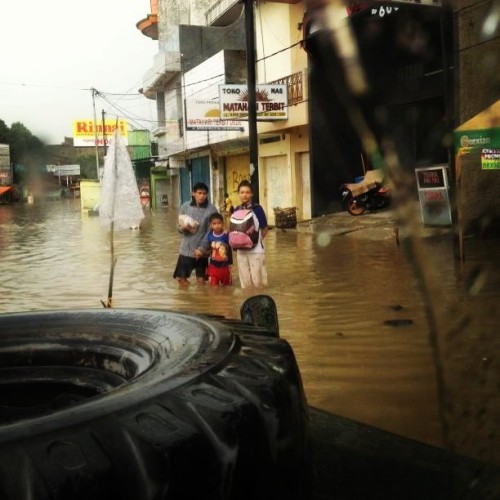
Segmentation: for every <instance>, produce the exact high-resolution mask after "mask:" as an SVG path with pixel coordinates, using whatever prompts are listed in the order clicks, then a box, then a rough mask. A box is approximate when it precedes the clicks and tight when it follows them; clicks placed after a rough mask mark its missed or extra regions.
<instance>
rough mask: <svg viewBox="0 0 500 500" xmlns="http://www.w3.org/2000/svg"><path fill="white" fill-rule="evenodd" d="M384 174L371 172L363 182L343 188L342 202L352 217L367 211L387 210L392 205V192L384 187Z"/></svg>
mask: <svg viewBox="0 0 500 500" xmlns="http://www.w3.org/2000/svg"><path fill="white" fill-rule="evenodd" d="M383 180H384V173H383V172H382V171H381V170H369V171H368V172H366V175H365V176H364V178H363V180H362V181H361V182H356V183H346V184H342V186H341V193H342V202H343V204H344V205H345V207H346V209H347V211H348V212H349V213H350V214H351V215H362V214H364V213H365V211H366V210H370V211H375V210H381V209H383V208H386V207H388V206H389V205H390V203H391V191H390V188H389V187H388V186H384V184H383Z"/></svg>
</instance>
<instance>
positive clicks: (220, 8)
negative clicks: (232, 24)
mask: <svg viewBox="0 0 500 500" xmlns="http://www.w3.org/2000/svg"><path fill="white" fill-rule="evenodd" d="M238 3H239V0H217V1H215V2H214V3H213V5H212V6H211V7H210V8H209V9H208V10H207V11H206V12H205V19H206V24H207V26H211V25H212V23H213V22H214V21H215V20H217V19H219V18H220V17H221V16H222V15H223V14H225V13H226V12H227V11H228V10H229V9H231V7H234V6H235V5H236V4H238Z"/></svg>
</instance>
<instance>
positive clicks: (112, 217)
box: [99, 128, 144, 307]
mask: <svg viewBox="0 0 500 500" xmlns="http://www.w3.org/2000/svg"><path fill="white" fill-rule="evenodd" d="M143 218H144V211H143V209H142V205H141V201H140V196H139V189H138V187H137V181H136V178H135V174H134V169H133V168H132V162H131V161H130V156H129V154H128V151H127V147H126V146H125V143H124V141H123V139H122V138H121V136H120V134H119V133H118V128H116V129H115V132H114V134H113V136H112V137H111V139H110V141H109V148H108V152H107V155H106V158H105V160H104V172H103V176H102V180H101V200H100V203H99V220H100V223H101V225H102V226H103V227H104V228H106V229H107V230H108V231H111V270H110V275H109V288H108V300H107V302H106V303H105V302H104V301H102V300H101V303H102V305H103V306H104V307H111V302H112V297H113V274H114V268H115V264H116V258H115V255H114V237H113V235H114V232H115V231H123V230H125V229H128V230H130V229H132V228H136V227H139V224H140V222H141V220H142V219H143Z"/></svg>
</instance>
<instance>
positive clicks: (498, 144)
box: [454, 100, 500, 152]
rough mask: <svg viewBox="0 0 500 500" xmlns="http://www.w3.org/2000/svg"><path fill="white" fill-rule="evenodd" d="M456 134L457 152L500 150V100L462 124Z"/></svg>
mask: <svg viewBox="0 0 500 500" xmlns="http://www.w3.org/2000/svg"><path fill="white" fill-rule="evenodd" d="M454 132H455V133H454V136H455V150H456V151H457V152H460V151H462V152H463V151H467V152H468V151H469V150H472V149H477V150H480V149H482V148H487V149H488V148H489V149H491V148H500V100H499V101H497V102H495V103H494V104H492V105H491V106H489V107H488V108H486V109H484V110H483V111H481V112H480V113H478V114H477V115H476V116H473V117H472V118H470V119H469V120H467V121H466V122H464V123H462V125H460V126H459V127H457V128H456V129H455V131H454Z"/></svg>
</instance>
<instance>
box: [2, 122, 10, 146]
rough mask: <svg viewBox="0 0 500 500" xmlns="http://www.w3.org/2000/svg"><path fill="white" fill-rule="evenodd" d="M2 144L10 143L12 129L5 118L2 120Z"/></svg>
mask: <svg viewBox="0 0 500 500" xmlns="http://www.w3.org/2000/svg"><path fill="white" fill-rule="evenodd" d="M0 144H10V129H9V127H7V125H6V123H5V122H4V121H3V120H0Z"/></svg>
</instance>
